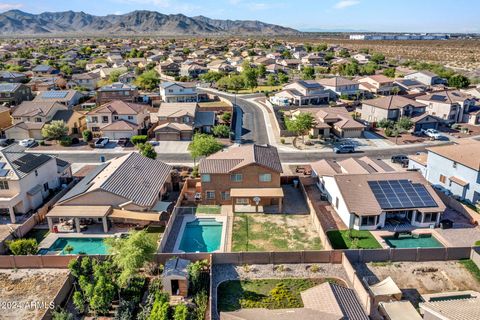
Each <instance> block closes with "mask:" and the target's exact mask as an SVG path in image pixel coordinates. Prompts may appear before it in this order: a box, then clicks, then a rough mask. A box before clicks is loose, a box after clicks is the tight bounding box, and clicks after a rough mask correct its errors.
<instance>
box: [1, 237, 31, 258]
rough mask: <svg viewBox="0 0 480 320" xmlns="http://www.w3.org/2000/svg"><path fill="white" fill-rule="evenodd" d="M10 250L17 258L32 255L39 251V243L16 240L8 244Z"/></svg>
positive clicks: (28, 240)
mask: <svg viewBox="0 0 480 320" xmlns="http://www.w3.org/2000/svg"><path fill="white" fill-rule="evenodd" d="M7 246H8V249H9V250H10V251H11V252H12V253H13V254H14V255H16V256H20V255H32V254H36V253H37V251H38V243H37V240H35V239H16V240H13V241H8V242H7Z"/></svg>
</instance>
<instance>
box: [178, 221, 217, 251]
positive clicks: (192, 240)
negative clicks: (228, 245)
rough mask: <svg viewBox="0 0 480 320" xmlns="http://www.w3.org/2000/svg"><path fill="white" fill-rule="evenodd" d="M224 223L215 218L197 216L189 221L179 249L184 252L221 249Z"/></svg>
mask: <svg viewBox="0 0 480 320" xmlns="http://www.w3.org/2000/svg"><path fill="white" fill-rule="evenodd" d="M222 231H223V223H222V222H218V221H216V220H215V219H214V218H197V219H195V220H193V221H190V222H187V223H186V224H185V228H184V230H183V234H182V238H181V240H180V245H179V247H178V249H179V250H181V251H184V252H213V251H217V250H219V249H220V244H221V242H222Z"/></svg>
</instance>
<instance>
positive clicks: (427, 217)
mask: <svg viewBox="0 0 480 320" xmlns="http://www.w3.org/2000/svg"><path fill="white" fill-rule="evenodd" d="M429 222H437V213H436V212H433V213H424V214H423V223H429Z"/></svg>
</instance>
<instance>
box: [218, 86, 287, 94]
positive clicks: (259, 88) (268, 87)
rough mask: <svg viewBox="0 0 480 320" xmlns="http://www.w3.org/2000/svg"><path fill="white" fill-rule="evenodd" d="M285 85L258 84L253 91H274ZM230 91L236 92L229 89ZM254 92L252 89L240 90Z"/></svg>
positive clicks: (241, 92)
mask: <svg viewBox="0 0 480 320" xmlns="http://www.w3.org/2000/svg"><path fill="white" fill-rule="evenodd" d="M282 88H283V86H281V85H280V86H258V87H256V88H254V89H253V92H266V91H268V92H272V91H277V90H280V89H282ZM228 92H230V93H235V91H232V90H229V91H228ZM244 93H252V89H242V90H239V91H238V94H244Z"/></svg>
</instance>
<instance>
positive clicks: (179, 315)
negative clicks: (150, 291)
mask: <svg viewBox="0 0 480 320" xmlns="http://www.w3.org/2000/svg"><path fill="white" fill-rule="evenodd" d="M188 314H189V313H188V308H187V306H186V305H184V304H177V305H176V306H175V311H174V313H173V320H188V318H189V317H188Z"/></svg>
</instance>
